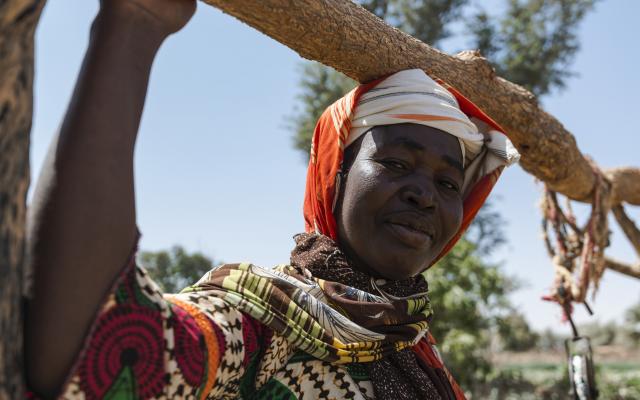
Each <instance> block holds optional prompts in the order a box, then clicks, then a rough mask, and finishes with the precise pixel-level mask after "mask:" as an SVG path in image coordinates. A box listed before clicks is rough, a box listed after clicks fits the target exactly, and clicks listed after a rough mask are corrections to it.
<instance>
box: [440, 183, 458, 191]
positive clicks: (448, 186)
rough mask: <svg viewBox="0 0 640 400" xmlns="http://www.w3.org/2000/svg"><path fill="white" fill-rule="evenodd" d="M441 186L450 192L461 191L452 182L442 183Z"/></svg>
mask: <svg viewBox="0 0 640 400" xmlns="http://www.w3.org/2000/svg"><path fill="white" fill-rule="evenodd" d="M440 184H441V185H442V186H444V187H446V188H447V189H449V190H453V191H455V192H456V193H457V192H459V191H460V189H458V185H456V184H455V183H452V182H450V181H440Z"/></svg>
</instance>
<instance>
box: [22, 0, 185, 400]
mask: <svg viewBox="0 0 640 400" xmlns="http://www.w3.org/2000/svg"><path fill="white" fill-rule="evenodd" d="M194 10H195V0H103V1H102V2H101V8H100V12H99V13H98V15H97V17H96V19H95V21H94V23H93V26H92V29H91V34H90V41H89V47H88V49H87V53H86V56H85V59H84V63H83V65H82V69H81V71H80V74H79V76H78V81H77V83H76V87H75V90H74V93H73V97H72V99H71V102H70V104H69V107H68V110H67V113H66V115H65V118H64V121H63V123H62V126H61V128H60V133H59V135H58V137H57V138H56V139H55V140H54V141H53V143H52V144H51V146H50V149H49V153H48V155H47V159H46V161H45V164H44V166H43V169H42V171H41V173H40V178H39V180H38V184H37V188H36V192H35V195H34V198H33V201H32V203H31V208H30V216H29V242H28V243H29V255H30V264H31V265H32V267H33V271H34V286H33V298H32V299H31V300H30V301H29V303H28V305H27V322H26V332H25V338H26V344H25V346H26V355H27V360H26V362H27V378H28V381H29V385H30V387H31V388H32V389H33V390H35V391H36V392H37V393H40V394H41V395H45V396H52V395H55V394H56V392H57V391H58V390H59V389H60V386H61V385H62V384H63V380H64V378H65V376H66V374H67V371H69V369H70V367H71V364H72V362H73V360H74V358H75V356H76V354H77V352H78V351H79V349H80V348H81V345H82V343H83V339H84V337H85V335H86V334H87V330H88V329H89V327H90V325H91V322H92V319H93V318H94V316H95V315H96V312H97V309H98V307H99V306H100V303H101V301H102V300H103V297H104V295H105V293H106V292H107V291H108V290H109V288H110V286H111V285H112V282H113V281H114V279H115V277H116V276H117V275H118V273H119V272H120V270H121V269H122V268H123V266H124V265H125V263H126V262H127V257H129V255H130V253H131V251H132V248H133V246H134V245H135V240H136V235H137V233H136V217H135V196H134V185H133V153H134V144H135V140H136V134H137V131H138V126H139V123H140V117H141V114H142V109H143V105H144V100H145V96H146V91H147V84H148V79H149V73H150V70H151V65H152V62H153V59H154V57H155V55H156V52H157V50H158V48H159V47H160V45H161V44H162V42H163V41H164V39H165V38H166V37H167V36H169V35H170V34H171V33H173V32H175V31H178V30H179V29H181V28H182V27H183V26H184V25H185V24H186V23H187V22H188V21H189V19H190V18H191V16H192V15H193V12H194Z"/></svg>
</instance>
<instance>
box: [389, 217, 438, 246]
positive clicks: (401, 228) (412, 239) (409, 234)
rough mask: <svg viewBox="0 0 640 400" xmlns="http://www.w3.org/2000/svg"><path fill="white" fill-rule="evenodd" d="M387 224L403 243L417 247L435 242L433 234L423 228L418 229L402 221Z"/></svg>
mask: <svg viewBox="0 0 640 400" xmlns="http://www.w3.org/2000/svg"><path fill="white" fill-rule="evenodd" d="M385 226H387V227H388V229H389V231H391V233H392V234H393V235H394V236H395V237H396V238H397V239H398V240H400V241H401V242H402V243H404V244H405V245H407V246H409V247H413V248H416V249H420V248H425V247H428V246H430V245H431V244H432V243H433V235H432V234H430V233H428V232H426V231H425V230H423V229H417V228H415V227H413V226H411V225H410V224H406V223H402V222H387V223H386V224H385Z"/></svg>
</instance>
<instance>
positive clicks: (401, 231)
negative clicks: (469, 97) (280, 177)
mask: <svg viewBox="0 0 640 400" xmlns="http://www.w3.org/2000/svg"><path fill="white" fill-rule="evenodd" d="M343 170H344V171H345V173H344V179H343V181H342V186H341V188H339V190H340V192H339V195H338V201H337V204H336V209H335V212H334V213H335V217H336V221H337V223H338V242H339V244H340V247H341V248H342V250H343V251H344V252H345V253H346V254H347V256H348V257H349V258H350V260H351V261H352V263H353V265H354V268H357V269H358V270H361V271H363V272H365V273H368V274H370V275H372V276H375V277H383V278H387V279H393V280H398V279H405V278H408V277H411V276H415V275H417V274H419V273H420V272H422V271H423V270H424V269H426V268H427V267H428V266H430V265H431V263H432V262H433V261H434V260H435V258H436V257H437V256H438V255H439V254H440V252H441V251H442V249H443V248H444V246H445V245H446V244H447V243H448V242H449V241H450V240H451V238H452V237H453V236H454V235H455V233H456V232H457V231H458V229H459V228H460V225H461V223H462V201H463V198H462V193H461V188H462V183H463V178H464V171H463V168H462V151H461V149H460V142H459V140H458V138H456V137H455V136H452V135H450V134H448V133H445V132H443V131H440V130H438V129H435V128H431V127H428V126H424V125H417V124H397V125H386V126H379V127H375V128H373V129H372V130H370V131H369V132H367V133H365V134H364V135H362V136H361V137H360V138H358V140H356V141H355V142H354V143H352V144H351V145H350V146H349V147H348V148H347V149H346V150H345V159H344V163H343Z"/></svg>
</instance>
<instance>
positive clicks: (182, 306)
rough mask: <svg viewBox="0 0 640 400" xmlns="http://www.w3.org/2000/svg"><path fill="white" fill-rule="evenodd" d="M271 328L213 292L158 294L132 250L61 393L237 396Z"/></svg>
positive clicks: (78, 395)
mask: <svg viewBox="0 0 640 400" xmlns="http://www.w3.org/2000/svg"><path fill="white" fill-rule="evenodd" d="M271 338H272V333H271V330H270V329H269V328H267V327H265V326H264V325H263V324H261V323H260V322H258V321H257V320H255V319H254V318H252V317H250V316H248V315H247V314H245V313H243V312H241V311H238V310H237V309H236V308H234V307H233V306H232V305H231V304H230V303H229V302H228V301H226V300H225V299H224V295H223V294H222V293H216V292H215V291H191V292H189V291H187V292H184V293H179V294H166V293H163V292H162V290H161V289H160V287H159V286H158V285H157V284H156V282H154V280H153V279H152V278H151V277H150V276H149V273H148V272H147V270H146V269H145V268H144V267H141V266H139V265H138V264H136V262H135V257H131V259H130V260H129V262H128V265H127V267H126V268H124V269H123V271H122V273H121V274H120V276H119V277H118V279H117V280H116V281H115V282H114V285H113V288H112V290H111V291H110V292H109V293H108V294H107V296H106V297H105V300H104V302H103V304H102V306H101V309H100V311H99V313H98V315H97V316H96V319H95V321H94V323H93V325H92V327H91V330H90V332H89V335H88V337H87V340H86V342H85V344H84V346H83V349H82V351H81V353H80V354H79V356H78V357H77V361H76V363H75V365H74V367H73V368H72V371H71V373H70V375H69V377H68V379H67V383H66V384H65V386H64V389H63V392H62V395H61V397H62V398H109V397H111V396H112V395H131V396H133V397H132V398H155V397H162V396H167V397H169V398H173V397H189V396H196V395H198V394H201V393H207V394H209V395H213V396H214V397H216V398H217V397H224V396H227V395H237V393H238V390H239V388H240V387H241V386H242V382H243V379H245V375H246V372H247V371H248V370H250V369H251V366H252V364H253V363H255V362H257V360H258V359H259V358H260V355H261V354H264V351H263V349H265V348H268V347H269V345H270V343H271Z"/></svg>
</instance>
